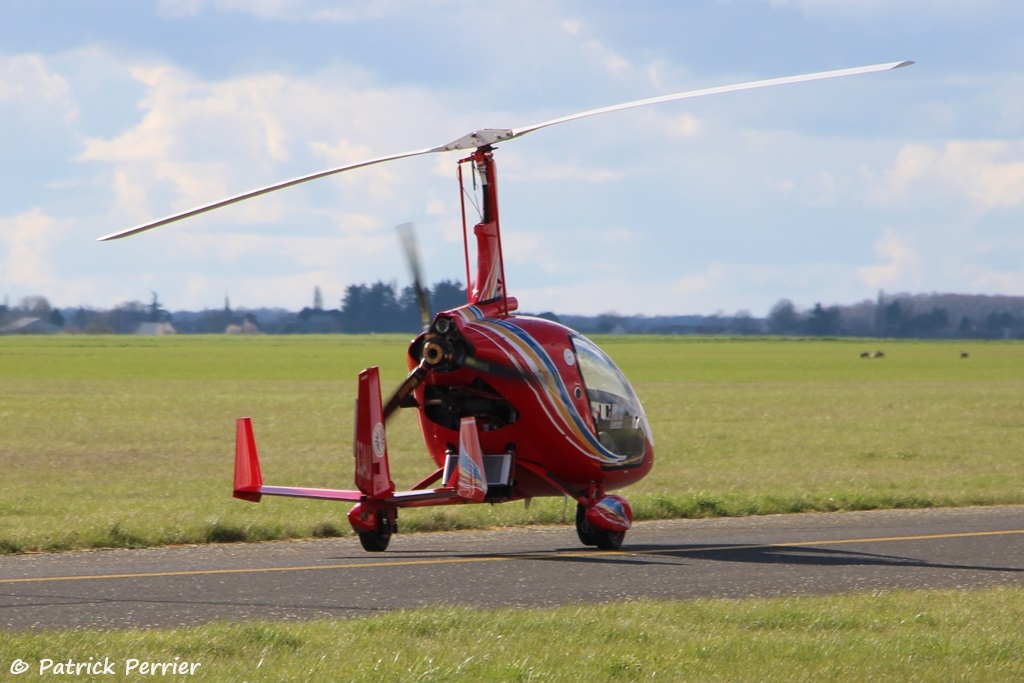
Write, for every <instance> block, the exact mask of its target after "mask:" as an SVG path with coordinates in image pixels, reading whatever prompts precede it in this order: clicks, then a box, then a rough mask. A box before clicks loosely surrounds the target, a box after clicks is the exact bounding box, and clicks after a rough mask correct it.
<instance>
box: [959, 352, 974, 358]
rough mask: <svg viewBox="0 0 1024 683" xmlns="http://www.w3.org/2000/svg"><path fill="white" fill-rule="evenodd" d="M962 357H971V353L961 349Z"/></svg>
mask: <svg viewBox="0 0 1024 683" xmlns="http://www.w3.org/2000/svg"><path fill="white" fill-rule="evenodd" d="M960 357H961V358H970V357H971V354H969V353H967V352H966V351H961V352H960Z"/></svg>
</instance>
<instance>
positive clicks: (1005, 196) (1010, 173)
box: [875, 140, 1024, 211]
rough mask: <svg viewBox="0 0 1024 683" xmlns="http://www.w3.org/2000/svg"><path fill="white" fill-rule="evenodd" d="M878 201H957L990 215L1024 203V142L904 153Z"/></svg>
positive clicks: (919, 147) (913, 148)
mask: <svg viewBox="0 0 1024 683" xmlns="http://www.w3.org/2000/svg"><path fill="white" fill-rule="evenodd" d="M875 197H876V199H879V200H882V201H892V202H900V203H904V204H911V203H919V202H928V201H940V202H943V203H945V202H948V201H949V200H950V199H951V198H959V199H961V200H962V201H964V202H966V203H968V204H969V205H970V206H971V207H972V208H974V209H976V210H980V211H986V210H991V209H997V208H1006V207H1019V206H1021V205H1024V142H1021V141H1010V140H1001V141H961V140H951V141H947V142H944V143H940V144H937V145H933V144H923V143H916V144H912V145H906V146H904V147H903V149H902V150H901V151H900V153H899V156H898V157H897V158H896V160H895V161H894V163H893V166H892V168H891V169H890V170H889V171H888V173H887V174H886V177H885V183H884V186H882V187H880V188H879V189H878V190H877V192H876V193H875Z"/></svg>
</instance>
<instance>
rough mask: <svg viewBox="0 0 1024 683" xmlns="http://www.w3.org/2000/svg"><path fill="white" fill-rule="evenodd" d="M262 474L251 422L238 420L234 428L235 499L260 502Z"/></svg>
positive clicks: (246, 418)
mask: <svg viewBox="0 0 1024 683" xmlns="http://www.w3.org/2000/svg"><path fill="white" fill-rule="evenodd" d="M262 486H263V474H262V473H261V472H260V459H259V455H258V454H257V453H256V438H255V437H254V436H253V433H252V420H251V419H250V418H248V417H240V418H238V422H237V423H236V427H235V492H234V496H235V498H241V499H242V500H251V501H252V502H254V503H258V502H260V498H261V497H262V496H261V495H260V488H261V487H262Z"/></svg>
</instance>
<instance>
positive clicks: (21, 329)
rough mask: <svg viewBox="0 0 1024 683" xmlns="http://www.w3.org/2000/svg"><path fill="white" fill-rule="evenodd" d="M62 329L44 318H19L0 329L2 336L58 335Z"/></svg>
mask: <svg viewBox="0 0 1024 683" xmlns="http://www.w3.org/2000/svg"><path fill="white" fill-rule="evenodd" d="M59 332H60V328H59V327H57V326H56V325H54V324H53V323H50V322H47V321H45V320H43V319H42V318H19V319H18V320H15V321H14V322H13V323H10V324H8V325H5V326H3V327H0V334H57V333H59Z"/></svg>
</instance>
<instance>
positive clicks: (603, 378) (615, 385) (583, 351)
mask: <svg viewBox="0 0 1024 683" xmlns="http://www.w3.org/2000/svg"><path fill="white" fill-rule="evenodd" d="M572 343H573V346H574V347H575V349H576V359H577V362H578V363H579V368H580V375H581V376H582V378H583V383H584V385H585V386H586V390H587V398H588V400H589V401H590V414H591V416H592V417H593V418H594V430H595V432H596V435H597V438H598V440H599V441H600V442H601V445H602V446H604V447H605V448H607V449H608V450H609V451H611V452H612V453H615V454H616V455H624V456H627V457H630V458H640V457H643V455H644V452H645V451H646V449H647V441H648V439H649V437H650V433H651V429H650V426H649V425H648V424H647V416H646V415H644V409H643V407H642V406H641V405H640V399H639V398H637V395H636V393H635V392H634V391H633V387H631V386H630V385H629V382H628V381H626V377H625V375H623V374H622V371H621V370H619V368H618V367H617V366H616V365H615V363H613V362H612V359H611V358H609V357H608V356H607V355H605V353H604V352H603V351H602V350H601V349H600V348H598V347H597V345H596V344H594V342H592V341H590V340H589V339H587V338H586V337H584V336H582V335H579V334H573V335H572Z"/></svg>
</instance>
